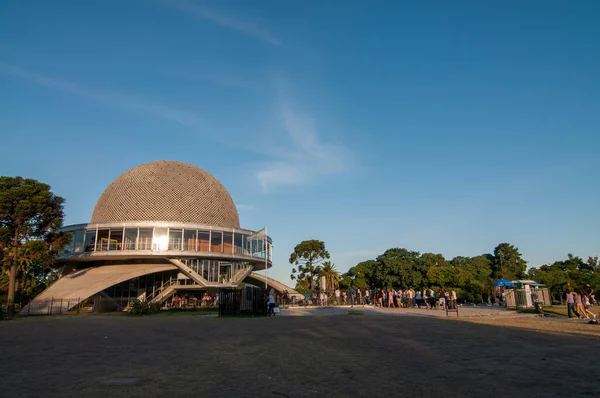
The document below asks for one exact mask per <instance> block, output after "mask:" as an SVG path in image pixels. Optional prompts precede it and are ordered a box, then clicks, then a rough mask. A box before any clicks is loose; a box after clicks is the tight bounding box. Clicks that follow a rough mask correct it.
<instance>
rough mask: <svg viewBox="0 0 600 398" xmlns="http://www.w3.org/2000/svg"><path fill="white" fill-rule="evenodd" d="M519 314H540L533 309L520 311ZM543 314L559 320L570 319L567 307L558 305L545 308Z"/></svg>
mask: <svg viewBox="0 0 600 398" xmlns="http://www.w3.org/2000/svg"><path fill="white" fill-rule="evenodd" d="M517 312H520V313H523V314H539V312H536V311H535V309H533V308H527V309H520V310H518V311H517ZM542 314H544V315H551V316H553V317H557V318H566V317H568V310H567V306H566V305H557V306H551V307H544V309H543V310H542Z"/></svg>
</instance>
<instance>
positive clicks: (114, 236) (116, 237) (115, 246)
mask: <svg viewBox="0 0 600 398" xmlns="http://www.w3.org/2000/svg"><path fill="white" fill-rule="evenodd" d="M122 249H123V228H111V229H110V235H109V237H108V250H122Z"/></svg>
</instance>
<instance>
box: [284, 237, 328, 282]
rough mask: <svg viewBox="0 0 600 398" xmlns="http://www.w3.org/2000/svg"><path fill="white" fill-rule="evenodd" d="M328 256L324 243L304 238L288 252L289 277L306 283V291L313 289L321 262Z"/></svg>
mask: <svg viewBox="0 0 600 398" xmlns="http://www.w3.org/2000/svg"><path fill="white" fill-rule="evenodd" d="M328 258H329V252H328V251H327V250H326V249H325V243H324V242H322V241H320V240H314V239H313V240H305V241H303V242H301V243H299V244H297V245H296V247H295V248H294V251H293V252H292V254H290V264H292V265H293V266H294V268H292V274H291V275H290V278H291V279H292V280H296V281H297V283H299V282H303V283H306V288H307V290H308V291H313V290H314V288H315V286H317V276H318V275H319V273H320V272H321V269H322V268H321V264H322V263H323V261H324V260H326V259H328Z"/></svg>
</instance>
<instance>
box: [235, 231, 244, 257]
mask: <svg viewBox="0 0 600 398" xmlns="http://www.w3.org/2000/svg"><path fill="white" fill-rule="evenodd" d="M242 236H243V235H242V234H239V233H235V234H233V245H234V248H235V249H234V250H235V252H234V253H235V254H243V253H244V243H243V241H242Z"/></svg>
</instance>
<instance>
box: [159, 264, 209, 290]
mask: <svg viewBox="0 0 600 398" xmlns="http://www.w3.org/2000/svg"><path fill="white" fill-rule="evenodd" d="M169 261H170V262H171V264H173V265H174V266H176V267H177V268H179V270H180V271H181V272H183V273H184V274H185V276H187V277H188V278H190V279H191V280H193V281H194V282H196V283H197V284H198V285H199V286H201V287H207V286H209V285H210V283H209V282H208V281H207V280H206V279H204V278H203V277H202V276H200V274H199V273H197V272H196V271H194V270H193V269H191V268H190V267H188V266H187V265H186V264H185V263H184V262H182V261H181V260H177V259H174V258H170V259H169Z"/></svg>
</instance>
